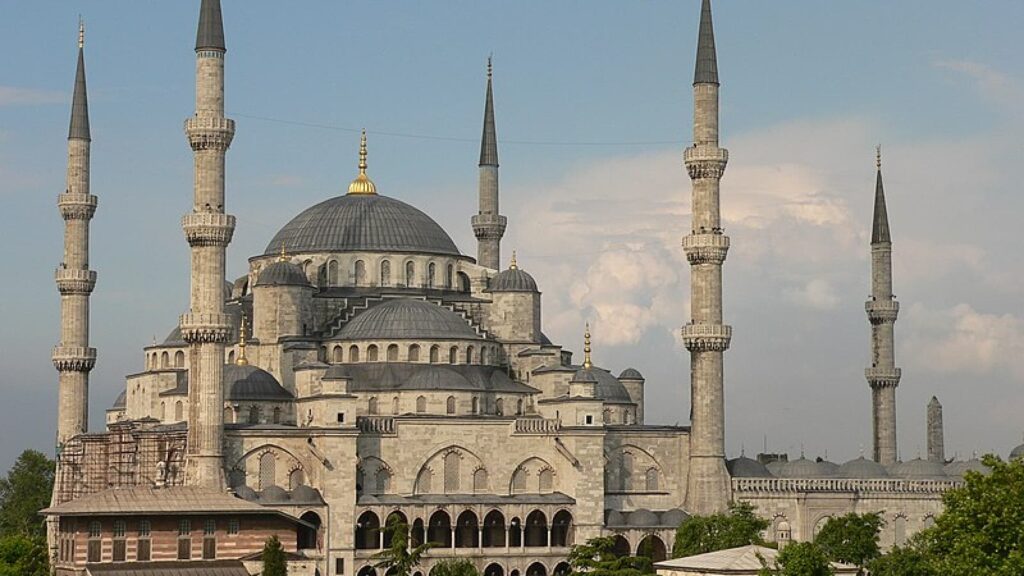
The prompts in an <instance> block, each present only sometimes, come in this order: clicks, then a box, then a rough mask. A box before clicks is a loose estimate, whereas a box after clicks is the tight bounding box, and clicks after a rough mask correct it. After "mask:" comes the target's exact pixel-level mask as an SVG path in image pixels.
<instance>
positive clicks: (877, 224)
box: [871, 168, 892, 244]
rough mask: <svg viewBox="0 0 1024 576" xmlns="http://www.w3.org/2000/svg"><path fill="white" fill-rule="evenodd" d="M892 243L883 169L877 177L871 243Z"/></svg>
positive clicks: (879, 170)
mask: <svg viewBox="0 0 1024 576" xmlns="http://www.w3.org/2000/svg"><path fill="white" fill-rule="evenodd" d="M880 242H892V238H890V236H889V214H888V212H887V211H886V209H885V190H884V188H883V186H882V169H881V168H879V169H878V175H877V176H876V177H875V214H874V217H873V218H872V220H871V243H872V244H878V243H880Z"/></svg>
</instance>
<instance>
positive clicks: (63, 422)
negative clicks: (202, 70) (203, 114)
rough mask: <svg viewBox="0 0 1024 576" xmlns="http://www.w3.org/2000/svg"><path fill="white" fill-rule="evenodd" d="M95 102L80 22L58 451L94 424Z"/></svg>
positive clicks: (66, 198)
mask: <svg viewBox="0 0 1024 576" xmlns="http://www.w3.org/2000/svg"><path fill="white" fill-rule="evenodd" d="M91 141H92V138H91V137H90V135H89V102H88V99H87V97H86V89H85V25H84V24H83V23H81V22H79V25H78V70H77V71H76V72H75V91H74V96H73V97H72V100H71V125H70V128H69V129H68V174H67V186H66V189H65V190H64V192H63V193H62V194H60V195H59V196H58V197H57V207H58V208H60V215H61V216H62V217H63V218H64V260H63V262H61V264H60V266H59V267H58V268H57V272H56V280H57V290H58V291H60V343H59V344H58V345H57V346H56V347H55V348H54V349H53V365H54V366H55V367H56V368H57V370H58V372H60V385H59V386H60V387H59V391H58V393H57V395H58V407H57V451H58V453H59V452H60V449H61V446H62V445H63V444H64V442H66V441H67V440H68V439H69V438H71V437H72V436H74V435H76V434H81V433H83V432H85V431H86V430H87V429H88V428H89V371H91V370H92V368H93V366H95V364H96V349H95V348H90V347H89V295H90V294H92V290H93V288H94V287H95V286H96V272H93V271H92V270H90V269H89V222H90V221H91V220H92V217H93V214H95V213H96V204H97V199H96V197H95V196H93V195H92V194H89V147H90V142H91Z"/></svg>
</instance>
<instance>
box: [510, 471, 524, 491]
mask: <svg viewBox="0 0 1024 576" xmlns="http://www.w3.org/2000/svg"><path fill="white" fill-rule="evenodd" d="M512 492H513V493H516V494H521V493H523V492H526V470H523V469H522V468H516V471H515V472H513V473H512Z"/></svg>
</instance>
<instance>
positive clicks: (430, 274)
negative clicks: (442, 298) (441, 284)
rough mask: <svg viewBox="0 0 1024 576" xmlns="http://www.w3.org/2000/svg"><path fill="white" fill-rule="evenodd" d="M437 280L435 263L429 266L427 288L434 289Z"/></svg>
mask: <svg viewBox="0 0 1024 576" xmlns="http://www.w3.org/2000/svg"><path fill="white" fill-rule="evenodd" d="M436 279H437V265H436V264H434V263H433V262H431V263H430V265H429V266H427V288H433V287H434V282H435V280H436Z"/></svg>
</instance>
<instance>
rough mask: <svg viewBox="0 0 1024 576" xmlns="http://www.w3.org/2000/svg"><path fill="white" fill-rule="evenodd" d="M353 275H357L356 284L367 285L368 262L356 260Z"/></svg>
mask: <svg viewBox="0 0 1024 576" xmlns="http://www.w3.org/2000/svg"><path fill="white" fill-rule="evenodd" d="M353 268H354V269H353V272H352V275H353V276H354V277H355V284H356V286H365V285H366V262H363V261H362V260H356V263H355V266H354V267H353Z"/></svg>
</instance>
